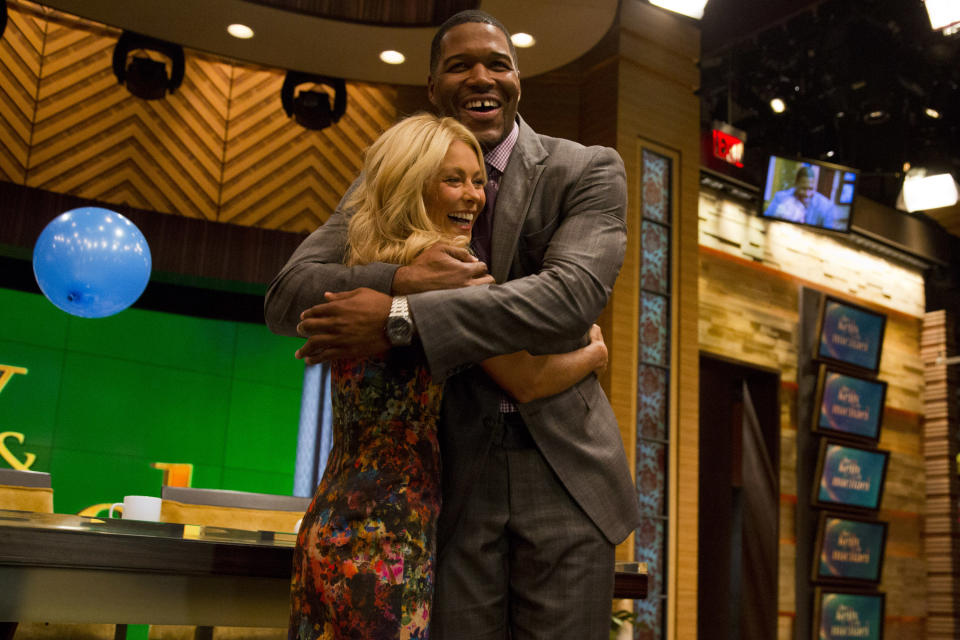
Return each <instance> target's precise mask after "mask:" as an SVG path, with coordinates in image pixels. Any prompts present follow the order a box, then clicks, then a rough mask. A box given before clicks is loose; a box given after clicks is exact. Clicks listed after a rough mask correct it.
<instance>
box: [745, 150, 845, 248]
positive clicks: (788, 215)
mask: <svg viewBox="0 0 960 640" xmlns="http://www.w3.org/2000/svg"><path fill="white" fill-rule="evenodd" d="M856 192H857V172H856V170H854V169H852V168H850V167H843V166H840V165H836V164H830V163H827V162H821V161H819V160H803V159H798V158H786V157H783V156H770V158H769V159H768V161H767V172H766V174H765V176H764V184H763V199H762V204H761V209H760V215H761V217H763V218H768V219H771V220H783V221H786V222H793V223H796V224H802V225H805V226H808V227H815V228H818V229H829V230H831V231H841V232H846V231H849V230H850V219H851V217H852V213H853V199H854V196H855V195H856Z"/></svg>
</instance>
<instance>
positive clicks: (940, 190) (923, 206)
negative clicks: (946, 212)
mask: <svg viewBox="0 0 960 640" xmlns="http://www.w3.org/2000/svg"><path fill="white" fill-rule="evenodd" d="M958 195H960V194H958V191H957V181H956V180H954V179H953V175H951V174H949V173H941V174H937V175H927V171H926V170H925V169H923V168H919V167H918V168H915V169H910V170H909V171H908V172H907V175H906V176H904V178H903V189H902V190H901V191H900V197H899V198H897V206H898V207H899V208H901V209H905V210H906V211H909V212H911V213H913V212H914V211H926V210H928V209H939V208H941V207H950V206H953V205H955V204H957V199H958Z"/></svg>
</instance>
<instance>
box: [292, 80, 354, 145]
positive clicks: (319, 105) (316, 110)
mask: <svg viewBox="0 0 960 640" xmlns="http://www.w3.org/2000/svg"><path fill="white" fill-rule="evenodd" d="M305 84H313V85H325V86H327V87H330V88H331V89H333V91H334V98H333V106H332V107H331V106H330V96H329V95H328V94H327V92H325V91H316V90H301V91H300V93H297V94H296V95H294V92H295V90H296V89H297V87H299V86H300V85H305ZM280 102H281V103H282V104H283V110H284V111H285V112H286V114H287V115H288V116H290V117H292V118H293V119H294V120H295V121H296V123H297V124H299V125H300V126H301V127H303V128H304V129H312V130H314V131H319V130H320V129H326V128H327V127H329V126H330V125H331V124H334V123H336V122H339V121H340V118H341V117H343V114H344V113H346V112H347V83H346V81H344V80H342V79H341V78H328V77H326V76H318V75H313V74H309V73H301V72H299V71H287V77H286V78H284V80H283V88H282V89H281V90H280Z"/></svg>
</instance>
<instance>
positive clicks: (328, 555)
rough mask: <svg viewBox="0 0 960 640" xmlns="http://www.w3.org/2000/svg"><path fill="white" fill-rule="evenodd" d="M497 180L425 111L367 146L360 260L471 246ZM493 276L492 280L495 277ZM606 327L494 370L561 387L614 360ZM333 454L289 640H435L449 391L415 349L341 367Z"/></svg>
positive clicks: (359, 192) (303, 549) (533, 386)
mask: <svg viewBox="0 0 960 640" xmlns="http://www.w3.org/2000/svg"><path fill="white" fill-rule="evenodd" d="M485 182H486V175H485V173H484V165H483V155H482V152H481V150H480V146H479V144H478V143H477V141H476V139H475V138H474V137H473V135H472V134H471V133H470V131H469V130H468V129H466V128H465V127H464V126H463V125H461V124H460V123H459V122H457V121H456V120H454V119H452V118H437V117H435V116H431V115H426V114H422V115H416V116H412V117H410V118H407V119H405V120H403V121H401V122H399V123H398V124H396V125H394V126H393V127H391V128H390V129H388V130H387V131H386V132H385V133H384V134H383V135H382V136H381V137H380V138H379V139H378V140H377V141H376V142H375V143H374V144H373V145H372V146H371V147H370V149H369V150H368V151H367V154H366V156H365V159H364V168H363V174H362V177H361V180H360V182H359V184H358V186H357V188H356V189H355V190H354V192H353V194H352V195H351V197H350V200H349V208H350V209H351V210H353V211H354V214H353V216H352V217H351V219H350V223H349V232H348V238H349V247H348V249H347V251H348V253H347V263H348V264H349V265H361V264H368V263H371V262H391V263H398V264H409V263H410V262H411V261H412V260H413V259H414V258H415V257H416V256H417V255H419V254H420V253H421V252H422V251H423V250H424V249H426V248H428V247H430V246H433V245H435V244H437V243H448V244H454V245H458V246H460V247H467V246H468V244H469V238H470V232H471V229H472V227H473V222H474V220H475V219H476V216H477V215H478V214H479V213H480V211H481V210H482V209H483V205H484V192H483V185H484V183H485ZM491 282H492V280H491ZM606 361H607V350H606V346H605V345H604V344H603V340H602V337H601V336H600V332H599V329H598V328H596V327H594V329H593V331H591V342H590V344H589V345H587V346H585V347H583V348H581V349H579V350H577V351H573V352H570V353H565V354H558V355H551V356H531V355H529V354H527V353H525V352H520V353H515V354H510V355H506V356H500V357H496V358H491V359H490V360H487V361H485V362H483V363H482V365H481V366H482V367H483V368H484V370H485V371H486V372H487V373H488V374H489V375H490V376H491V378H493V379H494V380H495V381H496V382H497V384H499V385H500V386H501V387H503V389H504V390H505V391H506V392H507V393H509V394H510V395H512V396H513V397H514V398H516V399H517V400H519V401H529V400H533V399H536V398H539V397H546V396H549V395H553V394H555V393H559V392H560V391H563V390H565V389H566V388H568V387H570V386H572V385H573V384H574V383H576V382H578V381H580V380H581V379H583V378H584V377H586V376H587V375H588V374H590V373H591V372H592V371H595V370H600V369H602V368H604V367H605V366H606ZM332 387H333V429H334V446H333V450H332V451H331V454H330V456H329V460H328V462H327V468H326V470H325V473H324V476H323V479H322V481H321V482H320V485H319V486H318V487H317V491H316V494H315V496H314V498H313V502H312V503H311V505H310V508H309V509H308V510H307V513H306V515H305V516H304V519H303V524H302V526H301V528H300V533H299V535H298V538H297V547H296V550H295V552H294V566H293V581H292V585H291V616H290V627H289V638H291V639H301V640H314V639H320V638H322V639H325V640H329V639H347V638H351V639H352V638H364V639H371V640H387V639H394V638H396V639H400V638H404V639H411V640H416V639H425V638H427V633H428V625H429V619H430V605H431V600H432V597H433V586H434V585H433V579H434V552H435V530H436V520H437V515H438V513H439V510H440V453H439V446H438V443H437V422H438V418H439V412H440V400H441V395H442V391H443V389H442V385H441V384H439V383H436V382H434V381H433V380H432V379H431V377H430V373H429V370H428V369H427V366H426V360H425V358H424V355H423V353H422V350H421V349H420V348H419V347H418V346H416V345H411V346H410V347H405V348H393V349H391V350H389V351H388V352H385V353H383V354H381V355H380V356H377V357H371V358H364V359H357V360H337V361H334V362H333V367H332Z"/></svg>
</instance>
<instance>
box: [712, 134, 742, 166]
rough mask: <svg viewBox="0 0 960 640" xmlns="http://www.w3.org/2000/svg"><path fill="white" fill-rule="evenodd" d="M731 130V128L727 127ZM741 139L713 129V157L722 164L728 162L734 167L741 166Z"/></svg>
mask: <svg viewBox="0 0 960 640" xmlns="http://www.w3.org/2000/svg"><path fill="white" fill-rule="evenodd" d="M725 128H727V127H725ZM729 128H730V129H732V128H733V127H729ZM745 138H746V136H743V138H738V137H737V136H736V135H733V134H731V133H728V132H726V131H721V130H720V129H717V128H716V127H714V129H713V155H714V156H716V157H717V158H720V159H721V160H723V161H724V162H728V163H730V164H732V165H734V166H735V167H742V166H743V141H744V139H745Z"/></svg>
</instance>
